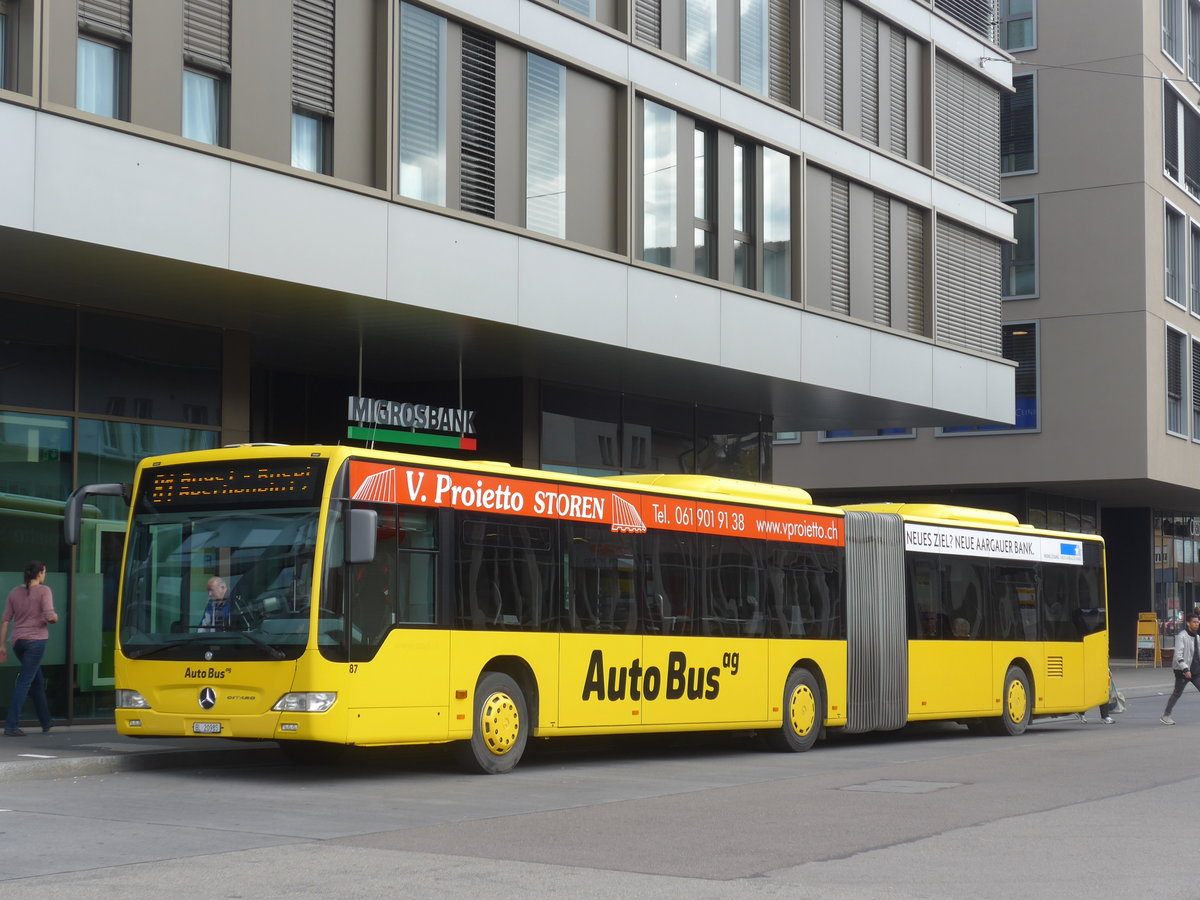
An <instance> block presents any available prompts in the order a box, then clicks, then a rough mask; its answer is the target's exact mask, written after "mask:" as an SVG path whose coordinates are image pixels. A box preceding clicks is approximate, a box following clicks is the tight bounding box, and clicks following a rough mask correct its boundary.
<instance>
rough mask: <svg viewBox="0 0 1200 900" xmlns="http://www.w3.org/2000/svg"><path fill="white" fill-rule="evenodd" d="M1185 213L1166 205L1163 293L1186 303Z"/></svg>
mask: <svg viewBox="0 0 1200 900" xmlns="http://www.w3.org/2000/svg"><path fill="white" fill-rule="evenodd" d="M1184 229H1185V221H1184V215H1183V213H1181V212H1180V211H1179V210H1177V209H1175V208H1174V207H1171V206H1168V207H1166V218H1165V219H1164V220H1163V293H1164V295H1165V296H1166V298H1167V299H1168V300H1170V301H1171V302H1172V303H1178V304H1179V305H1180V306H1183V304H1184V295H1183V285H1184V264H1185V263H1184V261H1185V259H1186V256H1185V255H1184V253H1185V251H1184V243H1183V242H1184Z"/></svg>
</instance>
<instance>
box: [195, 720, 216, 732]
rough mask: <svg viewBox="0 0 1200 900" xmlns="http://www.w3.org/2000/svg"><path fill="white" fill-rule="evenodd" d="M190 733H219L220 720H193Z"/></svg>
mask: <svg viewBox="0 0 1200 900" xmlns="http://www.w3.org/2000/svg"><path fill="white" fill-rule="evenodd" d="M192 733H193V734H220V733H221V723H220V722H193V723H192Z"/></svg>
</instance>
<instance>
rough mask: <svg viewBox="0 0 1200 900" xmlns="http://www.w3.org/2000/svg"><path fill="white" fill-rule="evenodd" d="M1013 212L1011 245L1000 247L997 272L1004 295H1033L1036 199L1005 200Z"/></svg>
mask: <svg viewBox="0 0 1200 900" xmlns="http://www.w3.org/2000/svg"><path fill="white" fill-rule="evenodd" d="M1005 203H1007V204H1008V205H1009V206H1011V207H1012V208H1013V209H1015V210H1016V211H1017V214H1016V216H1014V217H1013V237H1014V238H1016V243H1015V244H1008V243H1006V244H1004V245H1002V246H1001V248H1000V257H1001V265H1000V268H1001V271H1002V272H1003V276H1004V288H1003V290H1002V291H1001V293H1002V294H1003V296H1004V297H1007V298H1014V297H1033V296H1036V295H1037V290H1038V286H1037V201H1036V200H1034V199H1032V198H1030V199H1027V200H1006V201H1005Z"/></svg>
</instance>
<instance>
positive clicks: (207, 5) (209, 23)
mask: <svg viewBox="0 0 1200 900" xmlns="http://www.w3.org/2000/svg"><path fill="white" fill-rule="evenodd" d="M230 2H231V0H184V3H183V54H184V57H185V58H190V59H192V60H194V61H196V62H199V63H201V64H203V65H206V66H212V67H214V68H218V69H228V68H229V61H230V50H229V47H230V26H229V16H230Z"/></svg>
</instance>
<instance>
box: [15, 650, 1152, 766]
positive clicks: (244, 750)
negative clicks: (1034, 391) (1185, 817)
mask: <svg viewBox="0 0 1200 900" xmlns="http://www.w3.org/2000/svg"><path fill="white" fill-rule="evenodd" d="M1111 666H1112V672H1113V678H1114V680H1115V681H1116V683H1117V687H1118V688H1119V689H1120V690H1121V692H1122V693H1123V694H1124V695H1125V698H1126V699H1128V700H1132V699H1135V698H1138V697H1153V696H1156V695H1158V694H1163V693H1166V692H1168V691H1170V690H1171V688H1172V687H1173V685H1174V683H1175V679H1174V676H1173V675H1172V674H1171V670H1170V668H1169V667H1167V668H1162V667H1159V668H1153V667H1151V666H1148V665H1146V664H1144V663H1143V664H1142V665H1140V666H1134V664H1133V661H1132V660H1120V659H1114V660H1112V662H1111ZM25 732H26V736H25V737H4V736H0V784H3V783H6V782H12V781H25V780H34V779H46V778H70V777H75V776H80V775H107V774H113V773H116V772H131V771H138V770H146V769H167V768H188V767H190V766H198V767H213V766H235V765H270V764H277V763H278V764H282V763H283V757H282V755H281V754H280V753H279V750H278V747H277V745H276V744H275V743H274V742H273V741H263V742H246V741H235V740H230V739H228V738H204V737H187V738H132V737H126V736H125V735H121V734H117V731H116V728H115V726H113V725H111V724H109V725H70V726H66V725H61V726H55V727H54V728H53V729H52V730H51V731H50V732H49V733H47V734H42V732H41V730H40V729H39V728H38V726H37V723H36V722H35V723H33V724H32V726H31V727H27V728H26V729H25Z"/></svg>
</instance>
